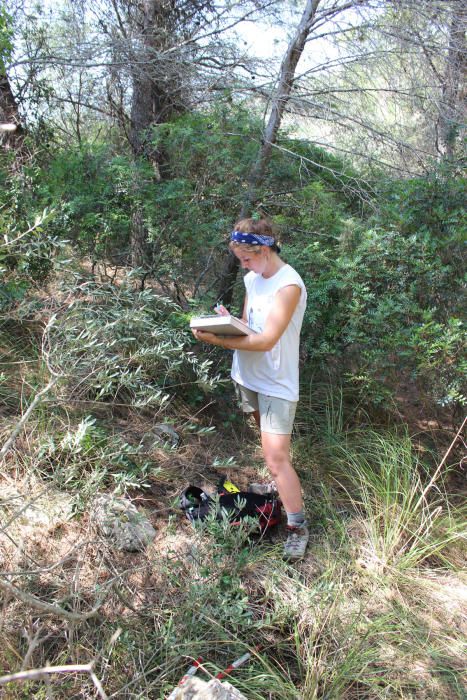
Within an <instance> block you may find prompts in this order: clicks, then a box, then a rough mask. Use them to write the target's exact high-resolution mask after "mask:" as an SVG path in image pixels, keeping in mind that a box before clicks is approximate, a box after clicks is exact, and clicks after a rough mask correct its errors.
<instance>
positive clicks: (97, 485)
mask: <svg viewBox="0 0 467 700" xmlns="http://www.w3.org/2000/svg"><path fill="white" fill-rule="evenodd" d="M49 427H50V428H52V426H49ZM34 469H35V470H38V471H39V472H40V473H41V474H42V476H43V477H45V478H46V479H49V478H51V479H52V480H53V482H54V484H55V486H57V487H58V488H60V489H62V490H67V491H74V492H75V493H77V495H78V496H79V499H80V501H81V502H82V503H83V504H84V507H85V506H86V505H87V502H88V500H89V499H91V498H92V497H93V496H95V494H96V492H97V491H99V489H102V488H104V487H105V486H107V485H109V486H111V487H113V489H114V490H115V491H116V492H120V493H125V492H126V491H127V489H135V488H140V489H141V488H148V487H149V485H150V479H151V478H153V479H154V477H157V476H158V475H159V473H160V471H161V470H160V468H158V467H157V466H156V465H155V464H154V463H153V462H152V461H151V460H150V459H148V458H147V455H146V454H145V453H144V450H143V449H142V447H141V446H138V445H136V446H135V445H129V444H128V443H127V442H126V441H125V440H124V439H123V438H122V437H121V436H120V435H118V434H112V433H109V431H108V430H107V429H106V428H104V426H103V425H100V424H98V423H97V421H96V418H95V417H94V416H91V415H87V416H85V417H84V418H83V419H82V420H81V421H80V422H79V423H78V424H76V425H69V426H68V427H67V429H66V430H56V429H55V430H53V429H52V430H50V431H49V432H48V433H47V434H44V436H43V437H42V439H41V441H40V443H39V445H38V449H37V453H36V454H35V456H34Z"/></svg>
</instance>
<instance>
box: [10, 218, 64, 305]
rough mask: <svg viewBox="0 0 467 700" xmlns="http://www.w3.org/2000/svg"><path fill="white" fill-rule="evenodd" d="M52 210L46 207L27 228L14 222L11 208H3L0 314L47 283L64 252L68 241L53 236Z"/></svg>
mask: <svg viewBox="0 0 467 700" xmlns="http://www.w3.org/2000/svg"><path fill="white" fill-rule="evenodd" d="M53 217H54V212H53V211H47V210H46V209H45V210H44V211H43V212H42V213H41V214H37V215H36V216H35V219H34V222H33V223H29V224H28V223H27V222H24V223H23V226H24V227H25V230H21V229H20V228H19V226H18V225H15V223H14V219H12V211H11V210H8V209H4V210H2V211H0V226H3V237H2V240H1V242H0V275H1V278H2V279H1V281H0V313H2V312H5V311H7V310H10V309H12V308H13V307H15V306H17V305H18V304H20V303H21V301H23V300H24V299H25V298H26V295H27V293H28V292H29V291H30V290H31V289H34V288H35V287H36V286H38V285H44V284H45V283H46V282H47V280H48V278H49V277H50V275H51V273H52V271H53V269H54V266H56V263H57V261H58V259H59V254H60V253H61V252H62V251H63V249H64V247H65V245H66V241H64V240H63V239H60V238H58V237H56V236H53V235H52V234H51V232H50V221H51V220H52V219H53Z"/></svg>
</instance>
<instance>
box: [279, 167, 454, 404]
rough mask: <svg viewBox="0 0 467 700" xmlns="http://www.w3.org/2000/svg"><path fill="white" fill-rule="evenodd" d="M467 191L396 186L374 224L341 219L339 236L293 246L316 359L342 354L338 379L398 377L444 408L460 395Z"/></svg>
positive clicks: (424, 183)
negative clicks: (306, 299) (413, 382)
mask: <svg viewBox="0 0 467 700" xmlns="http://www.w3.org/2000/svg"><path fill="white" fill-rule="evenodd" d="M388 189H389V188H388ZM464 190H465V186H464V183H462V182H460V181H459V180H458V179H454V178H446V177H444V178H443V180H442V181H438V180H437V179H436V178H434V179H433V178H427V179H426V180H421V179H420V180H416V181H405V182H404V183H403V184H402V183H394V185H393V186H392V192H393V193H394V194H393V195H391V196H390V195H389V194H387V193H386V198H382V202H381V204H382V206H381V209H380V211H379V213H378V214H377V215H373V217H372V219H371V221H370V223H372V224H373V225H372V227H371V228H370V227H368V228H365V227H364V226H363V225H362V223H356V222H352V221H351V220H348V219H347V220H341V226H342V229H341V231H342V232H341V235H340V236H339V240H337V241H335V242H332V241H329V240H324V241H321V239H318V240H315V241H313V242H309V243H308V242H307V243H305V245H304V246H302V247H301V248H298V246H297V245H294V247H293V248H292V251H291V255H289V259H290V261H291V262H292V264H294V265H295V266H296V267H297V269H299V270H300V271H301V272H302V274H303V277H304V279H305V283H306V285H307V289H308V295H309V302H308V310H307V315H306V318H305V325H304V340H305V344H306V347H307V349H308V353H309V355H310V357H311V358H313V359H314V360H315V362H316V361H318V362H319V361H320V360H329V359H330V358H332V357H336V358H339V364H340V370H341V375H342V374H344V373H348V374H349V376H350V377H351V379H352V381H356V380H357V379H358V378H359V377H360V378H361V377H366V382H367V384H368V382H370V383H371V382H372V381H374V380H376V381H377V382H383V384H384V383H386V384H387V385H388V386H397V384H398V381H399V380H400V377H401V373H404V374H405V376H406V377H407V378H412V379H413V378H415V379H416V380H417V382H418V383H419V385H420V387H423V388H424V390H426V391H427V392H428V393H431V395H432V396H433V398H434V399H436V400H437V401H438V402H439V403H441V404H443V405H447V404H452V405H453V406H454V405H455V404H456V403H458V402H459V401H460V402H463V401H464V400H465V399H464V398H463V397H464V395H465V389H464V388H463V377H464V367H465V364H464V363H463V361H462V348H463V344H464V342H465V332H464V329H463V326H462V322H461V320H460V319H461V313H462V312H461V307H462V297H463V284H464V279H463V277H464V273H463V270H462V262H461V260H462V257H461V249H462V240H463V236H464V228H463V221H462V218H461V202H462V195H463V192H464ZM376 396H377V395H376V394H375V398H376Z"/></svg>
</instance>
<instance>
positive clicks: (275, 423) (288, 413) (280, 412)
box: [234, 382, 297, 435]
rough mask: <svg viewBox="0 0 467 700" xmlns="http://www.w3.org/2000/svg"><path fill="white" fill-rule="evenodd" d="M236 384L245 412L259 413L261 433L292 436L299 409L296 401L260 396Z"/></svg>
mask: <svg viewBox="0 0 467 700" xmlns="http://www.w3.org/2000/svg"><path fill="white" fill-rule="evenodd" d="M234 383H235V390H236V392H237V396H238V399H239V401H240V406H241V408H242V410H243V412H244V413H253V412H254V411H259V417H260V428H261V432H263V433H274V434H275V435H290V434H291V433H292V428H293V422H294V418H295V410H296V408H297V402H296V401H287V399H279V398H277V396H268V395H266V394H259V393H258V392H257V391H253V390H252V389H247V388H246V387H245V386H242V385H241V384H237V383H236V382H234Z"/></svg>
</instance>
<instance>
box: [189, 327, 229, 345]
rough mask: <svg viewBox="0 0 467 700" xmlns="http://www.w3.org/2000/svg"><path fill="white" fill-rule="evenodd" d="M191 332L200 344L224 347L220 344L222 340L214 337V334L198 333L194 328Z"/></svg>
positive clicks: (216, 336)
mask: <svg viewBox="0 0 467 700" xmlns="http://www.w3.org/2000/svg"><path fill="white" fill-rule="evenodd" d="M191 332H192V333H193V335H194V336H195V338H196V340H199V341H200V342H201V343H209V344H210V345H218V346H219V347H221V348H222V347H224V346H223V344H222V338H219V336H218V335H214V333H208V331H198V330H196V329H194V328H192V329H191Z"/></svg>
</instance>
